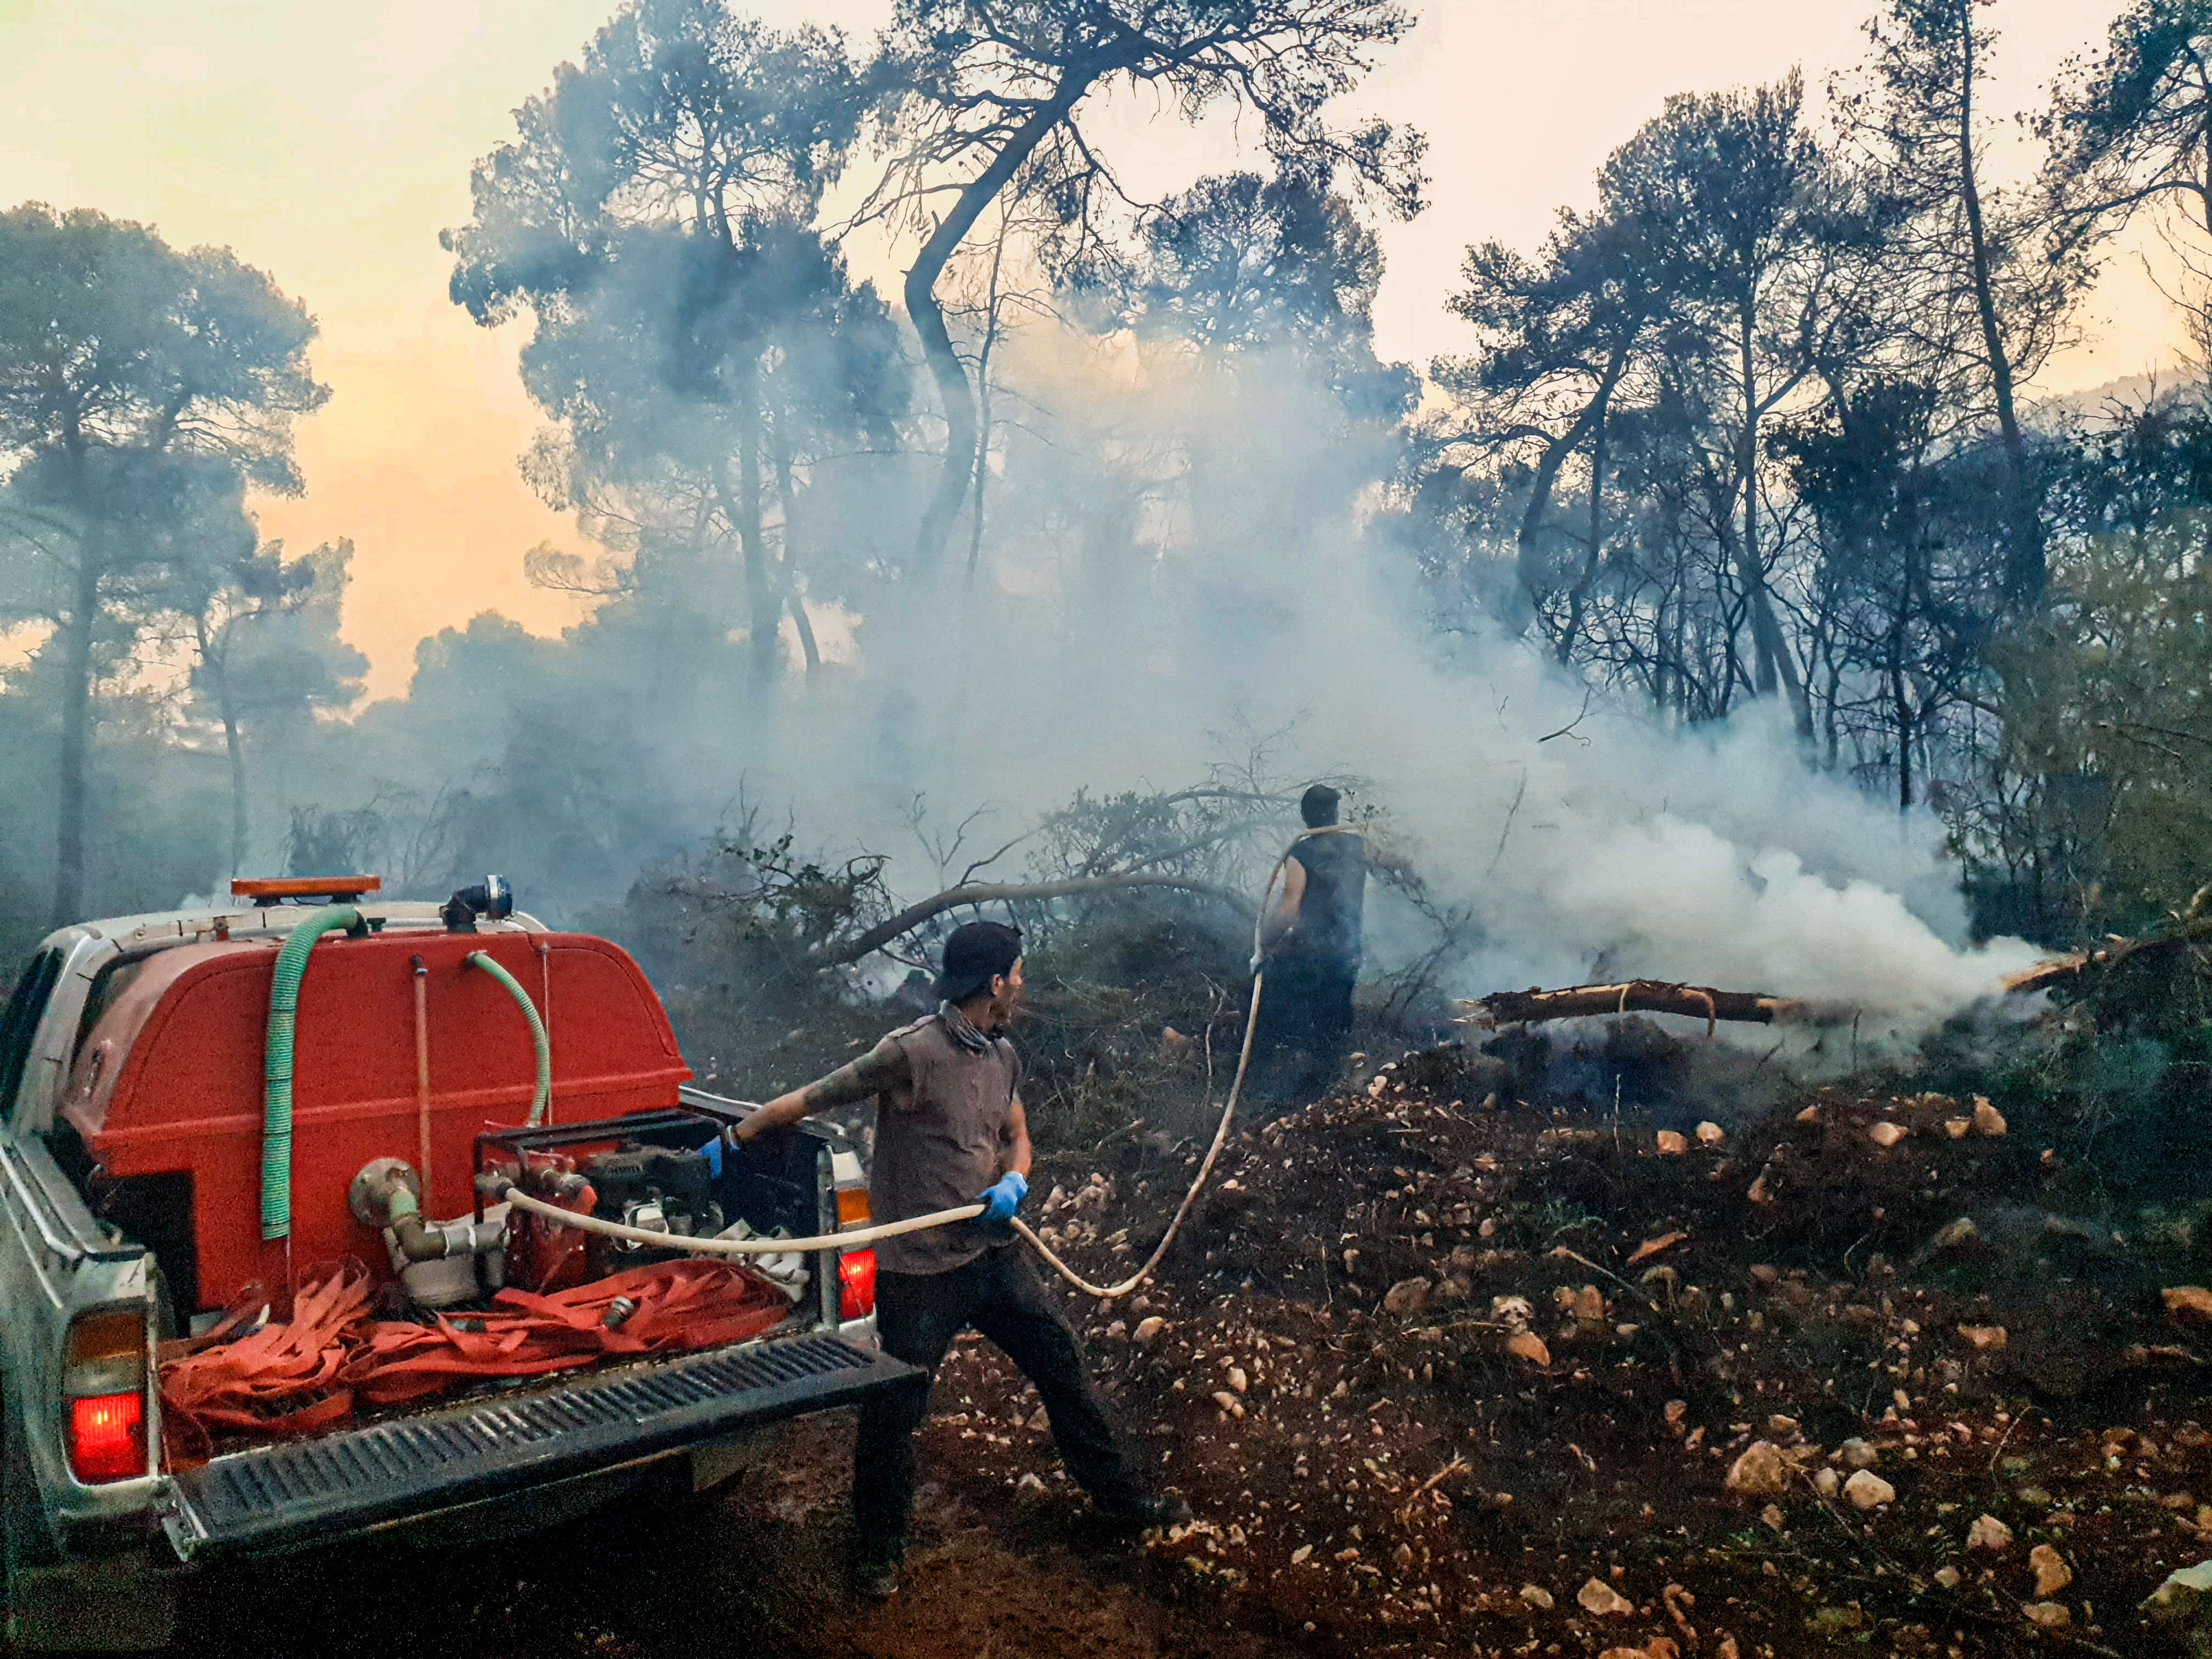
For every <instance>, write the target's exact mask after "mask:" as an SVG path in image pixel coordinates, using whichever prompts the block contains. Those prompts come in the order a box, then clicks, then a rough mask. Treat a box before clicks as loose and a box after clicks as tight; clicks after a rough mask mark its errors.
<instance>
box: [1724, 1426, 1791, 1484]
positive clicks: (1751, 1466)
mask: <svg viewBox="0 0 2212 1659" xmlns="http://www.w3.org/2000/svg"><path fill="white" fill-rule="evenodd" d="M1789 1487H1790V1464H1789V1461H1788V1460H1787V1459H1786V1458H1784V1456H1783V1455H1782V1449H1781V1448H1780V1447H1779V1446H1777V1445H1776V1444H1775V1443H1773V1442H1772V1441H1771V1440H1754V1441H1753V1442H1752V1443H1751V1444H1750V1445H1748V1446H1747V1447H1745V1448H1744V1451H1743V1455H1741V1457H1739V1458H1737V1459H1736V1460H1735V1462H1734V1463H1732V1464H1730V1465H1729V1472H1728V1489H1729V1491H1730V1492H1743V1493H1746V1494H1747V1495H1749V1496H1751V1497H1753V1498H1766V1497H1771V1496H1774V1495H1776V1494H1778V1493H1780V1492H1786V1491H1788V1490H1789Z"/></svg>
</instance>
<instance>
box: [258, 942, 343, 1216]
mask: <svg viewBox="0 0 2212 1659" xmlns="http://www.w3.org/2000/svg"><path fill="white" fill-rule="evenodd" d="M361 925H362V922H361V912H360V911H358V910H356V909H355V908H354V907H353V906H352V905H350V904H333V905H331V906H329V907H327V908H324V909H320V910H318V911H316V912H315V913H314V914H313V915H311V916H309V917H307V920H305V921H302V922H301V924H300V925H299V926H298V927H295V928H294V929H293V930H292V933H291V937H289V939H286V940H285V941H284V948H283V950H281V951H277V953H276V973H275V975H273V976H272V978H271V980H270V986H269V1038H268V1042H267V1044H266V1045H265V1047H264V1049H263V1051H262V1061H261V1076H262V1083H263V1103H262V1109H261V1237H263V1238H264V1239H269V1238H287V1237H290V1236H291V1232H292V1030H293V1024H294V1022H295V1019H296V1018H297V1017H298V1014H299V1012H300V981H301V979H303V978H304V977H306V975H307V953H308V952H309V951H313V949H314V948H315V941H316V940H317V939H320V938H322V936H323V935H324V934H325V933H335V932H337V930H338V929H340V928H344V929H346V930H347V931H348V932H351V931H353V930H355V929H357V928H358V927H360V926H361Z"/></svg>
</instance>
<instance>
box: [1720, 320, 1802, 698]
mask: <svg viewBox="0 0 2212 1659" xmlns="http://www.w3.org/2000/svg"><path fill="white" fill-rule="evenodd" d="M1757 321H1758V301H1757V298H1756V295H1755V292H1754V294H1753V295H1747V297H1746V299H1745V301H1744V303H1743V305H1742V307H1741V310H1740V312H1739V313H1738V330H1737V340H1736V350H1737V354H1738V357H1739V361H1740V368H1741V374H1742V376H1743V430H1742V432H1741V434H1740V435H1738V437H1737V441H1736V460H1735V464H1736V471H1737V472H1738V473H1739V474H1740V475H1741V482H1742V488H1743V538H1742V539H1741V541H1740V542H1739V543H1738V544H1736V575H1737V579H1738V580H1741V582H1742V583H1743V585H1744V587H1745V590H1746V592H1747V593H1748V595H1749V598H1750V605H1751V637H1752V643H1753V646H1754V647H1756V650H1757V657H1756V659H1755V661H1756V666H1755V677H1754V679H1753V687H1754V689H1755V690H1756V691H1757V693H1758V695H1759V696H1762V697H1771V696H1775V695H1776V694H1777V693H1778V692H1783V691H1784V690H1786V692H1787V694H1788V696H1789V698H1790V718H1791V720H1793V721H1794V722H1795V723H1796V728H1797V735H1798V736H1799V737H1800V738H1810V737H1811V736H1812V735H1813V711H1812V708H1811V706H1810V704H1809V703H1808V701H1807V699H1806V696H1805V686H1804V683H1803V681H1802V678H1800V677H1799V675H1798V672H1797V663H1796V659H1795V658H1794V657H1792V656H1791V655H1790V641H1788V640H1787V639H1786V638H1785V637H1784V635H1783V632H1782V623H1781V620H1780V618H1778V617H1777V616H1776V615H1775V614H1774V595H1773V593H1772V592H1771V591H1770V590H1769V589H1768V587H1767V586H1766V564H1765V560H1763V559H1762V558H1760V556H1759V414H1760V410H1759V363H1758V356H1757V348H1756V345H1755V343H1754V342H1755V333H1754V331H1755V328H1756V325H1757Z"/></svg>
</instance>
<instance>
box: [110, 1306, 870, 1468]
mask: <svg viewBox="0 0 2212 1659" xmlns="http://www.w3.org/2000/svg"><path fill="white" fill-rule="evenodd" d="M872 1278H873V1276H872V1275H871V1279H872ZM145 1424H146V1397H145V1395H143V1394H96V1395H91V1396H90V1397H88V1398H87V1399H83V1400H72V1401H70V1444H69V1452H70V1468H71V1469H72V1470H73V1471H75V1473H76V1478H77V1479H78V1480H82V1481H84V1482H86V1483H87V1484H88V1485H91V1484H96V1483H98V1482H100V1481H106V1480H135V1479H137V1477H138V1476H139V1475H142V1474H145V1473H146V1437H145V1435H144V1434H143V1432H142V1431H143V1429H144V1427H145Z"/></svg>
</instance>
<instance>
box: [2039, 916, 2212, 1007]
mask: <svg viewBox="0 0 2212 1659" xmlns="http://www.w3.org/2000/svg"><path fill="white" fill-rule="evenodd" d="M2199 897H2200V898H2201V897H2202V895H2199ZM2192 908H2195V907H2193V906H2192ZM2206 939H2212V917H2191V918H2190V919H2189V920H2187V921H2185V922H2184V923H2183V924H2182V926H2181V927H2180V928H2179V931H2177V932H2175V933H2166V934H2163V935H2161V936H2160V937H2159V938H2157V939H2112V941H2111V942H2110V943H2109V944H2106V945H2100V946H2098V947H2097V948H2096V949H2095V950H2093V951H2072V952H2069V954H2068V955H2065V956H2063V957H2052V958H2051V960H2050V961H2049V962H2039V963H2036V964H2035V966H2034V967H2033V968H2030V969H2027V971H2026V972H2025V973H2019V974H2015V975H2012V976H2011V977H2010V978H2009V979H2008V980H2006V981H2005V982H2004V988H2005V989H2006V990H2007V991H2008V992H2009V993H2012V994H2016V995H2026V994H2027V993H2029V992H2031V991H2048V990H2050V989H2051V988H2052V987H2054V986H2058V985H2063V984H2064V983H2066V982H2067V981H2069V980H2078V979H2081V978H2082V977H2083V976H2084V975H2087V974H2088V973H2090V972H2091V971H2092V970H2093V969H2105V968H2117V967H2118V966H2119V965H2120V964H2121V963H2124V962H2132V961H2134V960H2136V958H2138V957H2156V956H2164V955H2166V954H2167V953H2169V952H2171V951H2182V950H2186V949H2187V948H2188V947H2189V946H2191V945H2200V944H2203V942H2204V941H2205V940H2206Z"/></svg>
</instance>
